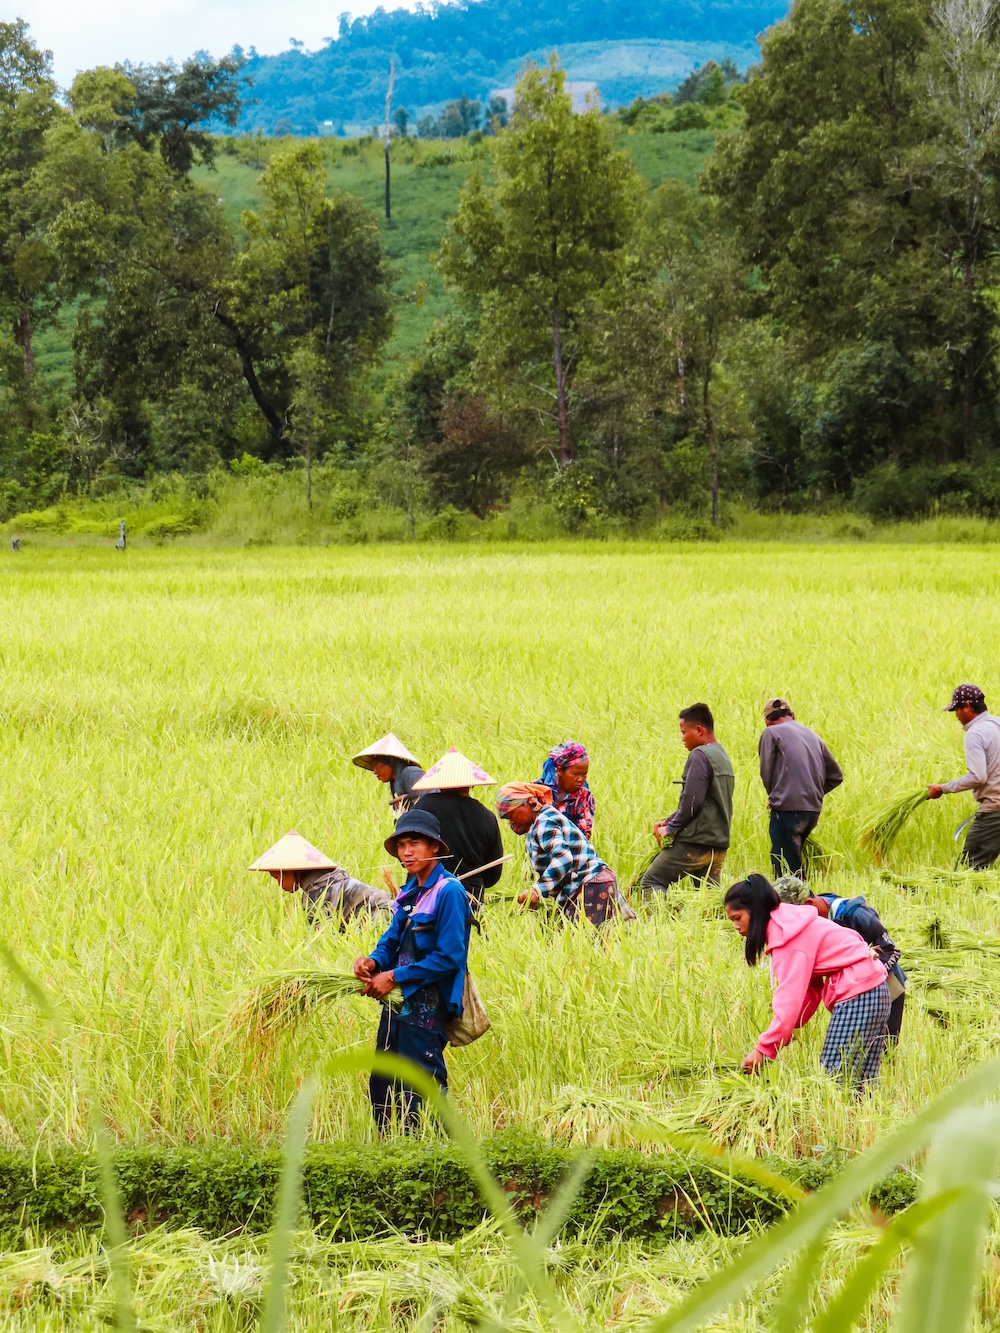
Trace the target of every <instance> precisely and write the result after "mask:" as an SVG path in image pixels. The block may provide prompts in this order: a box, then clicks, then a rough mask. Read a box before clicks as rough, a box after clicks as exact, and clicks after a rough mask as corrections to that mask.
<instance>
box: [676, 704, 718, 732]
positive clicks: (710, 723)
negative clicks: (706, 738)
mask: <svg viewBox="0 0 1000 1333" xmlns="http://www.w3.org/2000/svg"><path fill="white" fill-rule="evenodd" d="M679 716H680V719H681V721H682V722H690V723H691V725H692V727H704V728H705V730H706V731H714V730H715V718H714V717H713V716H712V710H711V708H709V706H708V704H691V706H690V707H689V708H682V709H681V711H680V715H679Z"/></svg>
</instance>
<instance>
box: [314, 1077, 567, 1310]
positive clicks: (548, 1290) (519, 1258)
mask: <svg viewBox="0 0 1000 1333" xmlns="http://www.w3.org/2000/svg"><path fill="white" fill-rule="evenodd" d="M323 1071H324V1073H326V1074H331V1073H336V1072H340V1073H357V1072H361V1071H364V1072H365V1073H370V1072H372V1071H374V1072H375V1073H378V1074H388V1075H389V1076H390V1077H392V1078H402V1079H405V1081H406V1082H407V1083H408V1084H409V1085H410V1087H412V1088H414V1089H415V1091H417V1092H419V1093H420V1095H421V1097H423V1099H424V1101H425V1102H426V1103H427V1105H428V1106H429V1107H430V1108H431V1109H432V1110H433V1112H434V1114H435V1115H436V1116H438V1117H439V1119H440V1120H441V1121H442V1123H443V1124H444V1126H445V1128H446V1129H447V1131H448V1133H449V1134H450V1135H451V1137H452V1139H454V1141H455V1144H456V1145H457V1147H458V1149H459V1151H460V1152H461V1153H462V1155H463V1157H464V1158H465V1160H466V1162H467V1163H468V1165H469V1170H470V1171H471V1172H472V1175H473V1177H474V1178H475V1180H476V1183H477V1184H478V1185H479V1189H480V1191H481V1193H482V1195H483V1198H484V1199H485V1201H486V1203H487V1205H488V1206H489V1208H490V1211H491V1212H492V1213H493V1215H494V1217H495V1218H496V1219H497V1221H498V1222H499V1224H500V1227H501V1229H502V1230H503V1233H504V1235H505V1236H506V1238H507V1241H508V1243H509V1245H510V1248H511V1250H512V1252H513V1255H514V1258H515V1260H516V1262H517V1266H518V1268H519V1269H520V1270H521V1275H522V1277H523V1279H524V1282H525V1285H526V1286H528V1287H530V1289H531V1290H532V1291H533V1292H534V1293H535V1295H536V1296H537V1297H538V1300H539V1301H540V1302H541V1304H542V1305H544V1306H545V1309H546V1311H547V1313H548V1315H549V1317H550V1318H551V1320H552V1322H553V1323H554V1324H555V1326H556V1327H557V1328H559V1329H562V1330H564V1333H570V1330H574V1329H575V1328H576V1327H577V1325H576V1321H575V1320H574V1319H573V1317H572V1315H571V1314H570V1312H569V1310H568V1309H567V1308H566V1306H565V1305H564V1304H563V1302H562V1301H561V1300H560V1299H559V1295H558V1293H557V1292H556V1289H555V1287H554V1286H553V1284H552V1281H551V1279H550V1277H549V1274H548V1271H547V1270H546V1267H545V1250H544V1248H542V1247H540V1246H539V1245H538V1244H537V1242H536V1241H535V1239H534V1237H533V1236H532V1235H531V1234H530V1233H528V1232H526V1231H525V1230H524V1228H523V1227H522V1226H521V1224H520V1222H519V1221H518V1219H517V1217H516V1215H515V1213H514V1210H513V1208H511V1206H510V1200H509V1199H508V1198H507V1195H506V1194H505V1193H504V1191H503V1189H502V1187H501V1185H500V1183H499V1181H497V1179H496V1178H495V1176H494V1175H493V1172H492V1171H491V1170H490V1168H489V1167H488V1166H487V1164H486V1161H485V1159H484V1158H483V1155H482V1152H481V1151H480V1148H479V1144H478V1142H477V1141H476V1138H475V1135H474V1134H473V1133H472V1132H471V1130H470V1129H469V1128H468V1126H467V1125H466V1123H465V1121H464V1120H463V1119H462V1117H461V1116H460V1115H459V1114H458V1112H457V1111H456V1110H455V1109H454V1107H453V1106H452V1105H451V1103H450V1102H449V1100H448V1098H447V1097H445V1096H444V1095H443V1094H442V1092H441V1089H440V1088H439V1087H438V1085H437V1084H436V1083H435V1082H434V1080H433V1079H432V1078H431V1077H430V1076H429V1075H428V1074H427V1073H425V1071H424V1070H423V1069H420V1068H418V1067H417V1066H416V1065H414V1064H411V1063H410V1061H409V1060H404V1059H402V1058H401V1057H400V1056H398V1055H390V1054H388V1053H385V1052H382V1051H349V1052H346V1053H345V1054H343V1055H336V1056H333V1057H332V1058H331V1059H330V1060H328V1061H327V1062H326V1063H325V1065H324V1066H323ZM576 1188H579V1186H578V1185H576ZM561 1198H562V1195H561V1193H560V1195H559V1196H557V1199H561ZM542 1234H544V1231H543V1232H542Z"/></svg>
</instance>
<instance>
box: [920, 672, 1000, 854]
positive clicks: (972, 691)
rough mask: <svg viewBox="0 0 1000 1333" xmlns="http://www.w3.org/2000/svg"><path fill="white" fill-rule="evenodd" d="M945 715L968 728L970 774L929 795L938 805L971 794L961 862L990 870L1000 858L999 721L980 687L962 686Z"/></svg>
mask: <svg viewBox="0 0 1000 1333" xmlns="http://www.w3.org/2000/svg"><path fill="white" fill-rule="evenodd" d="M945 712H946V713H954V714H955V717H956V718H957V719H958V721H959V722H961V724H962V726H963V727H964V728H965V766H966V768H967V769H968V772H967V773H963V774H962V776H961V777H960V778H954V779H952V781H951V782H935V783H932V784H931V785H930V786H929V787H928V788H927V795H928V797H929V798H930V799H931V800H932V801H936V800H937V799H938V797H939V796H943V795H944V793H945V792H948V793H949V794H950V793H952V792H959V791H971V792H972V794H973V796H975V798H976V813H975V815H974V816H973V818H972V823H971V825H970V826H969V831H968V833H967V834H966V835H965V848H964V850H963V852H962V860H963V861H966V862H967V863H968V864H969V865H970V866H971V867H972V869H973V870H988V869H989V867H990V866H991V865H993V863H994V862H995V861H996V859H997V857H998V856H1000V717H994V716H993V714H992V713H990V712H988V711H987V708H986V696H985V695H984V694H983V692H982V690H981V689H980V688H979V686H978V685H959V686H958V688H957V689H956V690H955V692H954V693H953V694H952V696H951V703H950V704H949V705H948V707H947V708H946V709H945Z"/></svg>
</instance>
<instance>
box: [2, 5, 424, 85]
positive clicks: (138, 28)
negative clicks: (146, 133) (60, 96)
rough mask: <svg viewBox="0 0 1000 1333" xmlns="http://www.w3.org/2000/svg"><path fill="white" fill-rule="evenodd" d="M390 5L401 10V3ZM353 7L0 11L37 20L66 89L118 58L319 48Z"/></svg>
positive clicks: (359, 8)
mask: <svg viewBox="0 0 1000 1333" xmlns="http://www.w3.org/2000/svg"><path fill="white" fill-rule="evenodd" d="M377 3H378V0H361V3H359V4H356V5H351V6H350V8H351V12H352V13H359V14H366V13H370V12H371V11H372V10H373V9H375V7H376V4H377ZM386 7H387V8H397V7H402V3H401V0H396V2H395V3H391V4H388V5H387V6H386ZM347 8H348V4H347V3H344V0H332V2H331V0H326V3H317V0H283V2H282V3H281V4H275V3H274V0H203V2H202V3H200V4H199V3H196V0H13V4H12V3H11V0H3V4H2V10H0V14H2V17H3V18H5V19H8V20H9V19H12V18H13V17H14V16H15V15H17V16H19V17H21V18H23V19H24V20H25V21H26V22H28V23H30V25H31V35H32V37H33V38H34V40H35V42H36V43H37V44H38V45H39V46H40V47H43V48H46V47H47V48H48V49H49V50H51V51H52V53H53V56H54V58H55V59H54V66H55V73H56V78H57V79H58V80H59V82H60V83H61V84H62V85H63V86H65V85H67V84H69V83H71V82H72V80H73V76H74V74H75V73H76V72H77V70H80V69H89V68H90V67H91V66H93V65H113V64H114V63H115V61H117V60H136V61H138V60H164V59H166V58H167V57H168V56H173V57H174V58H175V59H177V60H182V59H183V58H184V57H185V56H188V55H190V54H191V53H192V52H193V51H199V50H206V51H210V52H211V53H212V54H213V55H215V56H220V55H225V53H226V52H227V51H229V50H230V49H231V48H232V47H233V46H235V45H237V44H238V45H240V46H243V47H249V46H256V48H257V50H258V51H260V52H261V54H269V53H271V52H274V51H284V50H287V48H288V45H289V38H291V37H295V38H297V39H298V40H299V41H301V42H305V44H306V46H307V47H309V48H310V49H316V48H317V47H319V46H321V45H322V42H323V38H324V37H326V36H333V35H335V34H336V32H337V19H338V14H339V13H340V12H341V11H342V10H344V9H347Z"/></svg>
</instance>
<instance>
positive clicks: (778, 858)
mask: <svg viewBox="0 0 1000 1333" xmlns="http://www.w3.org/2000/svg"><path fill="white" fill-rule="evenodd" d="M818 820H819V811H817V810H772V811H771V868H772V870H773V871H774V874H775V877H777V876H779V875H783V874H788V875H800V874H801V873H802V844H803V843H804V842H805V840H806V838H808V837H809V834H810V833H812V831H813V829H814V828H815V827H816V824H817V821H818Z"/></svg>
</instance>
